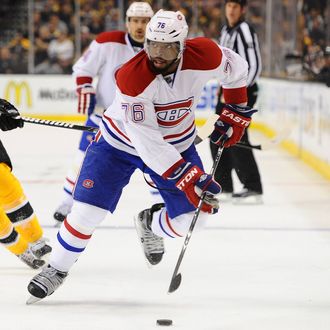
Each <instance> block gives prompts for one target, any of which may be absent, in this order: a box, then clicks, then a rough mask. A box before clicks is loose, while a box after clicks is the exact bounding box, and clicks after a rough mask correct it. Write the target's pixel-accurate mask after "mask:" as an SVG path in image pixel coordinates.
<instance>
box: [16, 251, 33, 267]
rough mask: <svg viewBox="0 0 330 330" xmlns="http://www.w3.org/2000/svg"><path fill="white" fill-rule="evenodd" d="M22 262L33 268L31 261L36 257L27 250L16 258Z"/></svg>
mask: <svg viewBox="0 0 330 330" xmlns="http://www.w3.org/2000/svg"><path fill="white" fill-rule="evenodd" d="M18 257H19V258H20V259H21V260H22V261H24V262H25V263H26V264H28V265H29V266H33V261H34V260H36V257H35V256H34V254H33V253H32V251H31V250H30V249H27V250H26V251H25V252H24V253H22V254H20V255H19V256H18Z"/></svg>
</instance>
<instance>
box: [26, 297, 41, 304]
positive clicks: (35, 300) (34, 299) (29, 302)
mask: <svg viewBox="0 0 330 330" xmlns="http://www.w3.org/2000/svg"><path fill="white" fill-rule="evenodd" d="M40 300H42V298H38V297H35V296H30V298H29V299H28V300H27V301H26V304H27V305H33V304H35V303H36V302H38V301H40Z"/></svg>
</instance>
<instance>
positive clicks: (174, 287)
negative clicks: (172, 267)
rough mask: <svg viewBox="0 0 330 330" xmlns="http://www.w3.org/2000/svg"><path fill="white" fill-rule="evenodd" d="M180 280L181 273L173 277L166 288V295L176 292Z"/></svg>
mask: <svg viewBox="0 0 330 330" xmlns="http://www.w3.org/2000/svg"><path fill="white" fill-rule="evenodd" d="M181 280H182V276H181V273H179V274H178V275H176V276H174V277H173V278H172V280H171V283H170V287H169V288H168V293H172V292H174V291H176V290H177V289H178V288H179V286H180V284H181Z"/></svg>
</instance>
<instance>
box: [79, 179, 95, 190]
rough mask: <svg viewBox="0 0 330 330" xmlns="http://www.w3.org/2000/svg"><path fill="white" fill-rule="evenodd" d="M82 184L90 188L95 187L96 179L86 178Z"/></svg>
mask: <svg viewBox="0 0 330 330" xmlns="http://www.w3.org/2000/svg"><path fill="white" fill-rule="evenodd" d="M82 185H83V187H85V188H87V189H90V188H93V186H94V181H92V180H90V179H86V180H84V181H83V183H82Z"/></svg>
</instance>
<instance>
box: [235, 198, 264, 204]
mask: <svg viewBox="0 0 330 330" xmlns="http://www.w3.org/2000/svg"><path fill="white" fill-rule="evenodd" d="M232 203H233V204H234V205H260V204H263V203H264V202H263V199H262V197H261V196H248V197H236V198H233V199H232Z"/></svg>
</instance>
